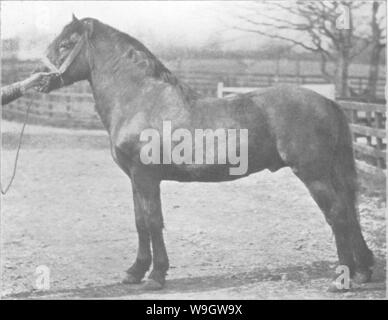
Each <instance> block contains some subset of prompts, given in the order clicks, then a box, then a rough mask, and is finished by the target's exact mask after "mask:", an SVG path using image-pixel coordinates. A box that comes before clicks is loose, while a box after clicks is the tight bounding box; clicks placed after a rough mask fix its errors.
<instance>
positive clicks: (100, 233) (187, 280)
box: [0, 122, 386, 299]
mask: <svg viewBox="0 0 388 320" xmlns="http://www.w3.org/2000/svg"><path fill="white" fill-rule="evenodd" d="M18 128H20V125H19V124H17V125H15V124H12V123H7V122H3V123H2V131H3V133H4V135H3V150H2V173H3V175H2V181H3V183H5V182H7V181H8V178H9V176H10V170H11V167H12V160H13V157H14V154H15V142H16V141H17V136H16V135H15V133H16V131H15V130H16V129H18ZM107 146H108V140H107V137H106V134H105V133H104V132H101V131H82V130H78V131H72V130H67V129H53V128H45V127H38V126H30V127H27V130H26V137H25V140H24V144H23V148H22V151H21V155H20V162H19V170H18V173H17V177H16V180H15V183H14V185H13V187H12V188H11V190H10V192H9V194H7V195H6V196H3V197H2V203H1V204H2V206H1V261H0V262H1V265H0V267H1V280H2V283H1V294H2V296H3V298H9V299H17V298H31V299H34V298H43V299H44V298H56V299H63V298H115V299H116V298H120V299H148V298H156V299H269V298H272V299H299V298H301V299H306V298H307V299H309V298H311V299H313V298H318V299H349V298H356V299H376V298H384V297H385V296H386V286H385V282H386V280H385V279H386V277H385V274H386V272H385V254H386V241H385V239H386V229H385V225H386V223H385V202H384V201H383V200H381V198H379V197H370V196H366V195H362V196H361V197H360V214H361V222H362V226H363V229H364V232H365V236H366V239H367V242H368V243H369V245H370V247H371V248H372V249H373V251H374V253H375V255H376V258H377V259H376V260H377V264H376V266H375V272H374V277H373V282H372V283H370V284H368V285H365V286H362V287H360V288H355V289H353V290H351V291H350V292H347V293H345V294H338V293H337V294H334V293H328V292H326V289H327V287H328V284H329V282H330V279H331V278H332V277H333V275H334V274H335V273H334V270H335V267H336V261H337V257H336V251H335V246H334V238H333V235H332V233H331V230H330V228H329V226H328V225H327V224H326V222H325V220H324V218H323V215H322V213H321V212H320V211H319V209H318V207H317V206H316V204H315V203H314V202H313V200H312V199H311V197H310V196H309V194H308V192H307V190H306V188H305V187H304V185H303V184H302V183H301V182H300V181H299V180H298V179H297V178H296V177H295V176H294V175H293V174H292V172H291V171H290V170H288V169H283V170H280V171H278V172H276V173H270V172H268V171H264V172H261V173H258V174H255V175H252V176H250V177H248V178H244V179H241V180H237V181H234V182H224V183H213V184H210V183H209V184H204V183H174V182H163V184H162V201H163V210H164V217H165V224H166V230H165V238H166V245H167V250H168V252H169V258H170V264H171V269H170V270H169V275H168V281H167V283H166V288H165V289H164V290H162V291H159V292H153V293H150V292H146V291H143V290H142V288H141V286H140V285H134V286H129V285H123V284H121V283H120V281H121V280H122V278H123V277H124V271H125V270H126V269H127V268H128V267H129V266H130V265H131V263H132V262H133V260H134V258H135V254H136V249H137V234H136V230H135V225H134V213H133V204H132V195H131V186H130V183H129V180H128V178H127V177H126V176H125V174H124V173H122V172H121V171H120V169H119V168H118V167H117V166H116V165H115V164H114V162H113V160H112V159H111V156H110V152H109V149H108V148H107ZM41 265H45V266H47V267H49V268H50V280H51V281H50V285H51V287H50V290H49V291H45V292H40V291H37V290H36V289H35V281H36V277H37V275H36V274H35V271H36V268H37V267H38V266H41Z"/></svg>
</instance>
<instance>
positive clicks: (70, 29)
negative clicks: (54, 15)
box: [37, 15, 93, 91]
mask: <svg viewBox="0 0 388 320" xmlns="http://www.w3.org/2000/svg"><path fill="white" fill-rule="evenodd" d="M92 31H93V21H92V20H91V19H83V20H78V19H77V18H76V17H75V16H74V15H73V19H72V21H71V22H70V23H69V24H67V25H66V26H65V27H64V28H63V30H62V32H61V33H60V34H59V35H58V36H57V37H56V38H55V39H54V40H53V41H52V42H51V44H50V45H49V46H48V48H47V54H46V57H44V59H43V63H44V65H45V67H44V68H43V69H42V68H40V69H39V70H37V71H45V72H48V71H51V72H56V73H58V74H59V75H60V77H59V78H57V80H58V79H59V80H60V81H59V80H58V81H54V83H52V84H51V85H50V89H49V90H48V91H51V90H53V89H57V88H59V87H62V86H66V85H69V84H72V83H74V82H77V81H81V80H86V79H88V78H89V75H90V65H89V56H88V55H89V50H88V41H89V37H90V35H91V34H92Z"/></svg>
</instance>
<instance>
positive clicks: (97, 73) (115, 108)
mask: <svg viewBox="0 0 388 320" xmlns="http://www.w3.org/2000/svg"><path fill="white" fill-rule="evenodd" d="M115 49H116V48H115V46H114V44H110V43H109V42H107V43H105V44H104V45H103V46H98V45H95V46H93V49H92V50H91V52H90V54H91V55H92V57H91V59H90V60H91V63H92V67H91V75H90V85H91V87H92V92H93V96H94V99H95V102H96V110H97V112H98V114H99V116H100V118H101V121H102V122H103V124H104V126H105V127H106V128H107V129H108V131H110V129H111V127H112V125H113V124H112V121H113V120H114V119H113V117H114V115H115V114H117V113H118V112H119V111H123V110H120V109H123V108H127V109H128V110H129V109H130V107H131V103H132V101H134V100H135V99H136V97H138V95H139V94H140V93H141V89H142V84H141V83H142V81H141V79H140V75H139V72H138V70H136V66H133V65H130V64H128V63H125V61H124V60H123V59H121V58H120V54H121V53H120V52H113V53H112V50H115ZM116 50H117V49H116ZM123 101H125V104H124V103H123Z"/></svg>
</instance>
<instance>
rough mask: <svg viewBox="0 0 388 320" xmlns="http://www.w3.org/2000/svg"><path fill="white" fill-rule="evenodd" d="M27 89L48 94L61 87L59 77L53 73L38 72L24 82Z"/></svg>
mask: <svg viewBox="0 0 388 320" xmlns="http://www.w3.org/2000/svg"><path fill="white" fill-rule="evenodd" d="M25 82H26V84H27V88H26V89H28V88H32V87H33V88H34V89H35V90H36V91H38V92H44V93H49V92H50V91H52V90H54V89H58V88H60V87H61V85H62V81H61V77H60V75H59V74H57V73H53V72H39V73H35V74H33V75H31V76H30V77H29V78H28V79H26V80H25Z"/></svg>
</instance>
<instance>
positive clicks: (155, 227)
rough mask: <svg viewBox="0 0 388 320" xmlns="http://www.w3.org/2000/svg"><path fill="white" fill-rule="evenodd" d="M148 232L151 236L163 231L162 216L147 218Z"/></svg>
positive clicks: (155, 215)
mask: <svg viewBox="0 0 388 320" xmlns="http://www.w3.org/2000/svg"><path fill="white" fill-rule="evenodd" d="M146 226H147V230H148V231H149V232H150V234H151V235H152V234H154V233H155V232H160V231H161V230H162V229H163V218H162V215H161V214H153V215H148V216H147V218H146Z"/></svg>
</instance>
